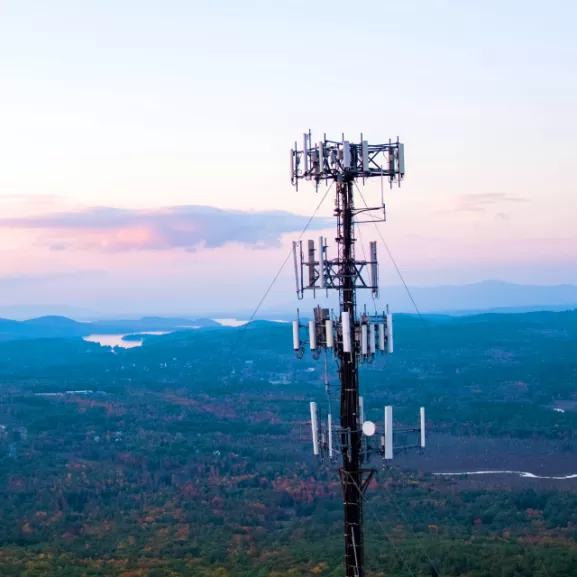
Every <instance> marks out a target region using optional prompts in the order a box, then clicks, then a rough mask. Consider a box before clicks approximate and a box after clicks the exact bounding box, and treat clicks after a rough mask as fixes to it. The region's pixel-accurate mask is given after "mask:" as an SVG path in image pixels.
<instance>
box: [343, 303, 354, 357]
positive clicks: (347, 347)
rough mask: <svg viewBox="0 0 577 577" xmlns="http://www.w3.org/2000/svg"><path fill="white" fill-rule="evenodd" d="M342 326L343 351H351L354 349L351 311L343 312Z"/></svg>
mask: <svg viewBox="0 0 577 577" xmlns="http://www.w3.org/2000/svg"><path fill="white" fill-rule="evenodd" d="M341 326H342V329H343V351H344V352H345V353H350V352H351V351H352V346H351V345H352V343H351V317H350V315H349V311H343V312H342V313H341Z"/></svg>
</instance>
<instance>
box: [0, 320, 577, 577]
mask: <svg viewBox="0 0 577 577" xmlns="http://www.w3.org/2000/svg"><path fill="white" fill-rule="evenodd" d="M56 321H57V319H52V320H51V321H44V322H40V323H37V324H38V325H39V326H40V327H41V330H42V331H43V332H42V334H40V335H38V334H36V333H34V329H33V328H32V329H31V328H30V325H28V326H27V327H26V328H25V329H14V328H13V327H12V328H10V327H7V328H6V329H5V332H4V333H3V337H2V339H1V340H2V341H3V342H0V379H1V381H0V382H1V386H0V507H1V510H2V513H3V514H2V517H1V519H0V575H2V576H3V577H4V576H24V577H31V576H58V577H64V576H66V577H68V576H71V577H80V576H87V577H88V576H90V577H92V576H107V577H108V576H119V577H140V576H142V577H164V576H168V575H183V576H200V577H203V576H213V575H219V576H230V577H248V576H258V577H269V576H270V577H283V576H295V577H296V576H299V575H311V576H312V575H326V576H329V575H330V576H341V575H343V568H342V545H343V543H342V499H341V496H340V486H339V481H338V474H337V473H336V471H335V470H334V467H331V466H328V465H327V464H326V463H318V462H316V461H315V459H314V457H313V455H312V454H311V453H312V452H311V450H310V441H309V434H308V418H309V414H308V401H309V400H317V401H319V403H326V392H325V386H324V383H323V381H324V379H323V372H322V371H323V364H322V362H319V361H314V360H313V359H311V358H310V357H308V356H306V355H305V358H304V359H303V360H301V361H298V360H296V359H295V357H294V354H293V351H292V341H291V334H290V333H291V331H290V327H289V326H288V325H283V324H278V323H269V322H255V323H252V324H251V325H249V326H248V327H241V328H224V327H220V326H214V325H213V324H212V323H210V322H207V323H206V324H204V325H203V328H200V329H195V330H185V331H180V332H173V333H171V334H168V335H163V336H155V335H145V336H143V337H142V338H143V344H142V346H141V347H136V348H132V349H123V348H119V347H115V348H111V347H101V346H100V345H98V344H97V343H92V342H86V341H84V340H83V339H82V338H81V337H82V336H83V335H84V334H85V329H82V332H81V333H78V332H77V331H78V330H79V329H78V327H77V326H76V325H71V329H70V330H72V331H75V334H70V333H69V332H68V331H69V329H68V328H67V326H66V323H65V322H62V320H58V323H57V324H58V326H59V329H58V330H59V331H60V332H59V334H58V336H59V337H60V338H54V334H53V333H51V331H52V330H53V329H52V326H53V324H54V323H56ZM155 322H158V320H156V321H155ZM179 322H180V321H179ZM149 324H150V323H149ZM165 324H166V323H165ZM395 324H396V335H395V337H396V338H395V342H396V352H395V353H394V354H393V355H390V356H388V357H387V359H386V363H375V364H373V365H367V366H363V367H362V368H361V387H362V392H363V395H364V398H365V404H366V411H367V415H368V417H369V418H372V419H373V420H375V421H377V422H378V421H379V419H381V420H382V407H383V405H385V404H393V405H394V407H395V415H396V419H398V420H399V422H401V423H406V424H411V423H412V422H413V421H415V420H416V418H417V412H418V407H419V406H421V405H423V406H425V407H426V408H427V421H428V426H429V431H430V433H429V440H430V444H431V446H436V447H441V449H435V450H438V451H439V453H438V454H437V453H435V452H432V453H431V454H426V455H424V456H423V457H422V458H420V457H419V456H418V455H414V456H411V457H410V458H403V457H401V458H399V459H396V460H395V461H394V465H393V466H392V467H391V466H388V467H386V468H383V467H382V463H381V461H380V458H376V459H375V460H374V462H373V463H372V464H373V465H374V466H375V467H376V468H377V469H378V474H377V476H376V477H375V478H374V480H373V481H372V482H371V486H370V488H369V490H368V492H367V496H366V503H365V519H366V526H367V531H366V567H367V573H368V575H372V576H385V575H386V576H390V575H391V576H397V575H398V576H403V575H404V576H406V575H415V576H417V575H418V576H434V575H443V576H463V577H464V576H467V577H489V576H491V577H493V576H495V575H500V576H503V577H510V576H511V577H512V576H527V575H535V576H543V577H568V576H573V575H575V573H576V569H575V568H576V567H577V490H576V489H577V479H574V480H569V481H563V482H557V481H551V482H548V483H541V482H539V480H538V479H518V478H514V479H513V478H511V479H510V480H509V479H508V478H504V477H495V476H490V475H489V476H486V477H484V478H483V479H478V478H476V479H472V478H469V477H468V476H466V475H461V476H456V477H445V476H443V475H435V474H434V473H435V472H438V471H440V470H443V469H447V470H454V468H453V469H451V467H450V463H451V462H452V461H451V460H452V459H457V458H458V457H459V455H458V452H459V451H461V452H471V451H470V448H471V447H475V451H476V452H478V455H479V457H478V459H479V460H478V462H477V461H475V454H476V453H475V454H473V455H470V454H469V455H467V458H468V459H469V461H470V462H472V463H473V465H475V464H476V465H477V466H478V468H480V469H481V468H483V467H484V465H485V461H484V460H483V459H486V458H489V457H488V456H487V455H486V454H485V453H488V452H490V453H491V455H490V458H492V459H500V461H499V462H500V463H503V468H507V467H505V465H507V464H508V463H513V461H514V460H515V459H519V458H524V459H525V462H524V463H523V465H524V467H525V468H523V469H521V470H524V471H530V472H536V470H537V468H538V467H539V465H540V464H542V463H539V459H541V457H540V456H539V455H538V451H537V448H538V447H545V450H544V451H543V454H544V455H545V456H550V457H551V459H552V461H551V462H550V463H549V462H547V463H548V464H547V466H549V465H551V467H553V468H557V470H562V471H563V472H564V473H565V474H569V473H577V355H576V352H577V311H568V312H562V313H545V312H540V313H527V314H515V315H513V314H511V315H505V314H502V315H501V314H491V315H478V316H471V317H459V318H453V317H444V316H435V317H424V318H423V319H420V318H418V317H413V316H399V317H398V318H397V320H396V323H395ZM47 325H48V326H47ZM111 326H114V327H115V328H116V325H111ZM125 326H126V325H125ZM136 326H137V328H138V327H140V328H141V327H142V326H143V325H142V324H141V325H136ZM146 326H148V325H146ZM155 326H157V327H158V326H161V324H160V325H159V324H157V325H155ZM162 326H165V325H162ZM63 327H64V328H63ZM3 330H4V329H3ZM20 330H22V331H24V334H21V333H18V331H20ZM130 330H135V328H131V329H130ZM135 332H136V331H135ZM47 334H49V338H36V337H37V336H41V337H46V335H47ZM330 367H331V372H330V378H331V382H333V383H334V382H335V381H336V374H335V365H334V363H332V362H331V364H330ZM555 409H557V410H555ZM459 447H461V449H459ZM483 447H490V450H488V451H485V453H484V452H483ZM511 447H513V449H512V448H511ZM519 447H521V448H525V449H524V450H525V451H526V452H525V455H524V456H523V455H521V456H520V455H519V451H520V450H521V449H518V448H519ZM431 451H434V450H433V449H431ZM513 453H515V454H513ZM441 461H443V462H442V466H441V464H440V463H441ZM457 470H458V469H457ZM539 470H541V469H539Z"/></svg>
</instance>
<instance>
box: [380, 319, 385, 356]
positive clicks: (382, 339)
mask: <svg viewBox="0 0 577 577" xmlns="http://www.w3.org/2000/svg"><path fill="white" fill-rule="evenodd" d="M379 350H381V351H384V350H385V325H384V324H382V323H381V324H380V325H379Z"/></svg>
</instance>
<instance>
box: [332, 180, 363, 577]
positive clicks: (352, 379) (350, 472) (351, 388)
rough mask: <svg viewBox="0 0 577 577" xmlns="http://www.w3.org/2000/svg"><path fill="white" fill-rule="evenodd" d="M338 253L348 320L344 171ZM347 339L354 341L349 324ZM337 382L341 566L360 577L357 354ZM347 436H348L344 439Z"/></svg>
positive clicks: (348, 209)
mask: <svg viewBox="0 0 577 577" xmlns="http://www.w3.org/2000/svg"><path fill="white" fill-rule="evenodd" d="M337 186H338V194H337V198H338V202H339V204H338V208H337V211H339V212H340V215H338V216H342V219H340V218H338V216H337V222H338V225H337V226H338V228H339V231H338V237H337V242H338V243H339V252H340V254H341V262H342V289H341V290H340V291H339V293H340V309H341V313H342V312H346V313H348V315H349V318H350V319H354V318H355V317H356V310H355V309H356V292H355V283H354V270H355V251H354V242H355V240H354V236H353V179H352V178H351V176H350V175H348V174H345V178H344V179H343V181H342V182H339V183H338V185H337ZM349 328H350V330H351V335H350V338H351V340H352V341H353V342H354V335H353V334H352V331H353V330H354V327H353V325H352V324H351V325H350V327H349ZM339 373H340V382H341V410H340V419H341V427H342V433H341V437H342V438H341V447H342V466H341V469H340V470H339V473H340V478H341V486H342V492H343V500H344V521H345V566H346V575H347V577H349V576H351V577H357V576H358V577H362V576H363V573H364V569H363V568H364V562H363V531H362V520H363V496H362V494H361V492H360V487H361V485H362V480H361V432H360V427H359V373H358V367H357V357H356V355H354V354H350V353H344V352H342V351H341V355H340V364H339ZM347 437H348V438H347ZM349 438H350V442H349Z"/></svg>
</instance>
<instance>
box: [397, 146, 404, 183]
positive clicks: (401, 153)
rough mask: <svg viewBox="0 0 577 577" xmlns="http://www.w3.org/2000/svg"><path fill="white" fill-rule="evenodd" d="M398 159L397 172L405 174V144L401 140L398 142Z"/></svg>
mask: <svg viewBox="0 0 577 577" xmlns="http://www.w3.org/2000/svg"><path fill="white" fill-rule="evenodd" d="M398 152H399V160H398V168H399V174H400V175H401V177H402V176H405V145H404V144H403V143H402V142H399V151H398Z"/></svg>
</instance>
